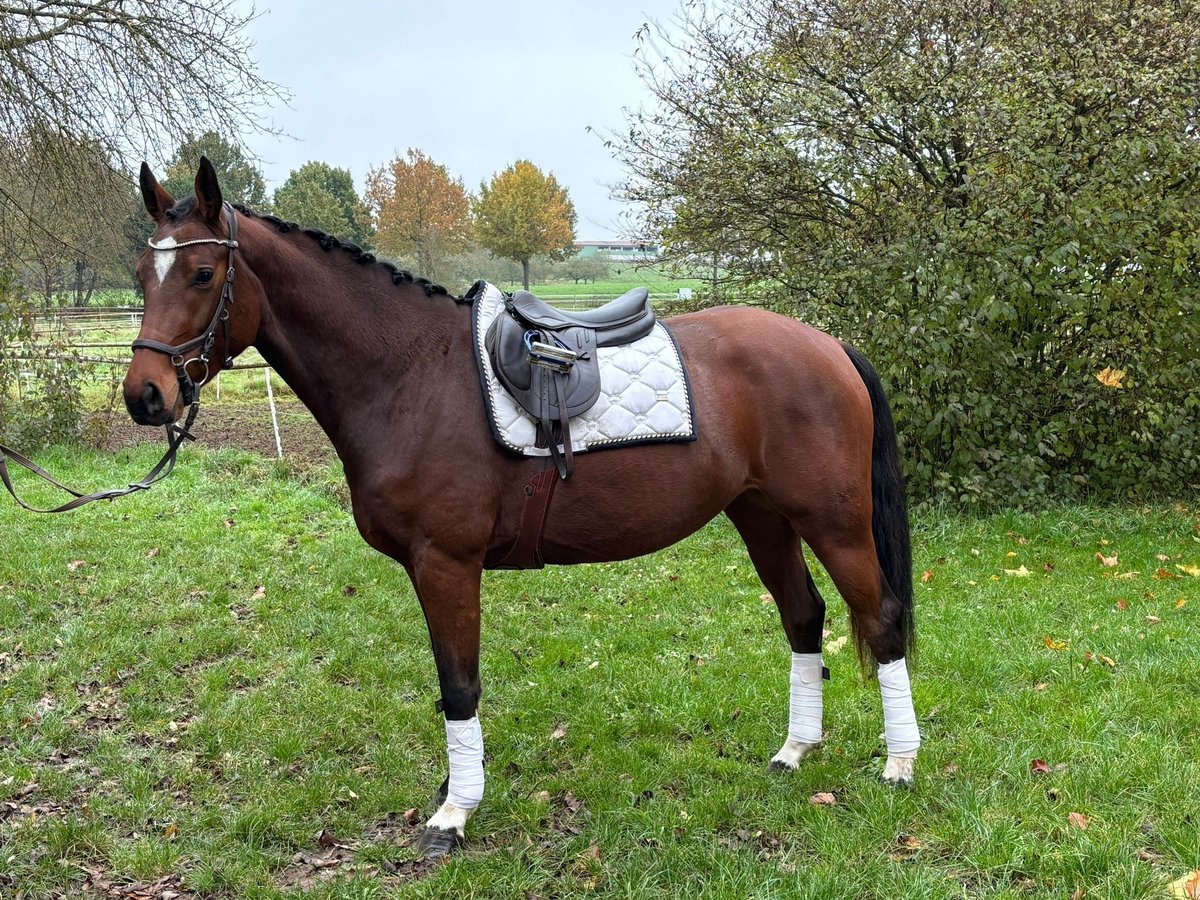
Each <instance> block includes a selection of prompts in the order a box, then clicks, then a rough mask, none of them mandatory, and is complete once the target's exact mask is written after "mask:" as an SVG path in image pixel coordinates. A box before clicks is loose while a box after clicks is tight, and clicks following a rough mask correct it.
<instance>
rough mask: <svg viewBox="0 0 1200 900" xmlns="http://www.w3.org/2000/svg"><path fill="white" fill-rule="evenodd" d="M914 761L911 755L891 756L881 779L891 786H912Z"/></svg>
mask: <svg viewBox="0 0 1200 900" xmlns="http://www.w3.org/2000/svg"><path fill="white" fill-rule="evenodd" d="M913 762H914V760H913V759H911V758H909V757H900V756H889V757H888V761H887V765H885V766H884V767H883V774H882V775H880V776H879V780H880V781H882V782H883V783H884V784H886V785H888V786H890V787H899V788H910V787H912V786H913Z"/></svg>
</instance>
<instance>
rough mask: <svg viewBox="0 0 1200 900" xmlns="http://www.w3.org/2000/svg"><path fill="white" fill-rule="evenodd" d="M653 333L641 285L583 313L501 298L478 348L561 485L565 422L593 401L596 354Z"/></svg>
mask: <svg viewBox="0 0 1200 900" xmlns="http://www.w3.org/2000/svg"><path fill="white" fill-rule="evenodd" d="M653 327H654V310H652V309H651V308H650V303H649V292H648V291H647V290H646V288H644V287H640V288H634V289H633V290H632V291H630V292H629V293H627V294H624V295H623V296H621V297H618V298H617V299H616V300H612V301H610V302H609V303H606V304H605V305H604V306H601V307H600V308H599V309H592V310H588V311H586V312H569V311H567V310H562V309H558V308H556V307H553V306H551V305H550V304H548V303H546V302H545V301H544V300H539V299H538V298H537V297H535V296H534V295H533V294H531V293H529V292H528V291H517V292H515V293H514V294H513V295H512V296H510V297H505V299H504V312H503V313H501V314H500V315H498V316H496V318H495V320H494V321H493V322H492V324H491V326H490V327H489V328H488V330H487V334H486V335H485V337H484V345H485V346H486V348H487V352H488V355H489V357H491V362H492V369H493V370H494V371H495V373H496V377H497V378H499V379H500V383H501V384H502V385H504V387H505V389H506V390H507V391H508V392H509V393H510V394H512V396H513V399H515V400H516V401H517V403H518V404H519V405H520V406H521V408H522V409H524V410H525V411H526V412H527V413H529V414H530V415H531V416H533V418H534V421H536V422H537V423H538V446H543V442H544V445H545V446H546V447H547V448H548V449H549V450H550V456H551V458H552V459H553V460H554V465H555V467H556V468H557V469H558V475H559V477H560V478H562V479H563V480H566V479H568V478H570V477H571V473H572V471H574V460H573V457H572V450H571V424H570V419H571V417H572V416H577V415H579V414H580V413H582V412H586V411H587V410H588V409H590V408H591V407H592V405H593V404H594V403H595V402H596V400H597V399H598V398H599V396H600V362H599V359H598V358H597V356H596V349H597V348H598V347H614V346H617V345H619V344H629V343H632V342H633V341H636V340H637V339H638V338H641V337H645V336H646V335H647V334H649V333H650V330H651V329H652V328H653ZM559 445H561V449H560V446H559Z"/></svg>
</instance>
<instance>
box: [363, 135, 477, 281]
mask: <svg viewBox="0 0 1200 900" xmlns="http://www.w3.org/2000/svg"><path fill="white" fill-rule="evenodd" d="M366 199H367V206H368V207H369V208H370V210H371V212H372V213H373V215H374V217H375V240H376V244H377V245H378V247H379V250H380V252H381V253H383V254H385V255H387V256H392V257H395V258H397V259H400V260H406V261H410V262H414V263H416V271H417V274H418V275H422V276H424V277H426V278H429V279H432V280H435V281H436V280H439V279H444V278H445V277H446V275H447V274H448V271H449V270H448V268H447V265H446V261H447V259H448V258H449V257H451V256H453V255H455V254H457V253H461V252H463V251H464V250H465V249H466V248H467V243H468V240H469V238H470V204H469V202H468V201H467V192H466V190H465V189H464V188H463V184H462V181H461V180H458V179H453V178H451V177H450V173H449V172H448V171H447V170H446V167H445V166H443V165H440V164H438V163H435V162H434V161H433V160H432V159H430V158H429V157H428V156H426V155H425V154H424V153H422V152H421V151H420V150H417V149H409V151H408V154H407V157H406V158H402V157H400V156H397V157H396V158H395V159H393V160H392V161H391V162H390V163H388V164H387V165H386V166H380V167H379V168H378V169H372V170H371V172H370V174H368V175H367V192H366Z"/></svg>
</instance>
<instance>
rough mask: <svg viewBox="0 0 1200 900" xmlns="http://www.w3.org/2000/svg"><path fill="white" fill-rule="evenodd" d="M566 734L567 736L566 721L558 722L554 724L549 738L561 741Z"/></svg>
mask: <svg viewBox="0 0 1200 900" xmlns="http://www.w3.org/2000/svg"><path fill="white" fill-rule="evenodd" d="M566 736H567V723H566V722H559V723H558V725H557V726H555V728H554V731H553V732H552V733H551V735H550V738H551V739H552V740H555V741H561V740H562V739H563V738H565V737H566Z"/></svg>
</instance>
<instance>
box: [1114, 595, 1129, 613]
mask: <svg viewBox="0 0 1200 900" xmlns="http://www.w3.org/2000/svg"><path fill="white" fill-rule="evenodd" d="M1117 609H1119V610H1120V611H1121V612H1125V610H1127V609H1129V601H1128V600H1125V599H1124V598H1121V599H1119V600H1117Z"/></svg>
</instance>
